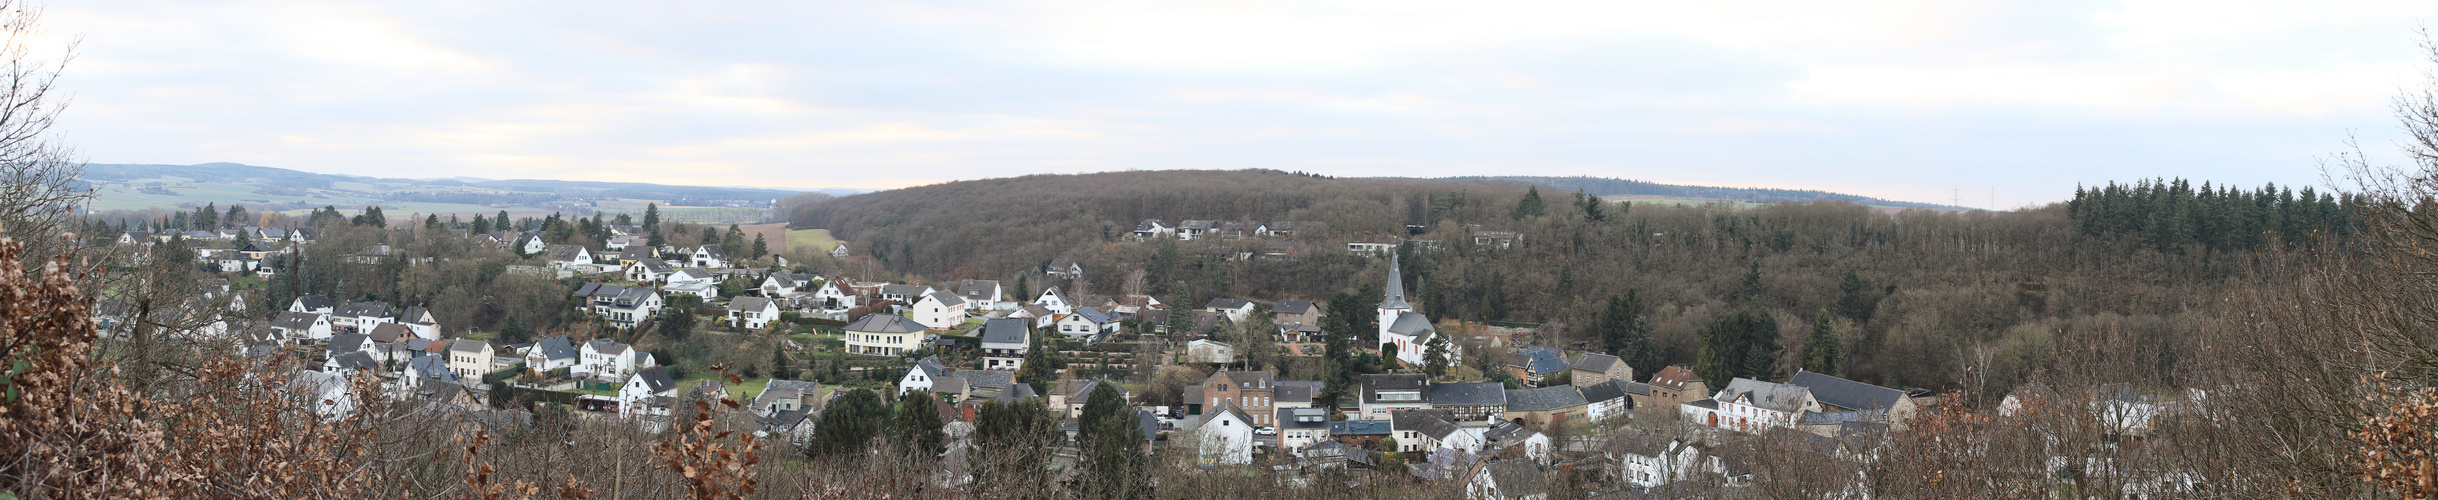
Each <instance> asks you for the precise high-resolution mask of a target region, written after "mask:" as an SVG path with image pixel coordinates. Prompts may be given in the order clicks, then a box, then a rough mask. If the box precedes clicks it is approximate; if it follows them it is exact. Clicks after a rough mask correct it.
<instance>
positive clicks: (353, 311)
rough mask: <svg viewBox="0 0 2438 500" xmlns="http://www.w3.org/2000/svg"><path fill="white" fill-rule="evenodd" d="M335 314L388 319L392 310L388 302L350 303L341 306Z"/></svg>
mask: <svg viewBox="0 0 2438 500" xmlns="http://www.w3.org/2000/svg"><path fill="white" fill-rule="evenodd" d="M335 314H337V315H339V316H358V317H373V318H387V317H389V314H390V309H389V303H387V302H381V301H372V302H349V303H346V304H341V305H340V306H339V308H338V310H337V311H336V313H335Z"/></svg>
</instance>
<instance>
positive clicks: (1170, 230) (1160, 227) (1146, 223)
mask: <svg viewBox="0 0 2438 500" xmlns="http://www.w3.org/2000/svg"><path fill="white" fill-rule="evenodd" d="M1176 235H1177V228H1176V226H1170V225H1168V223H1167V222H1162V221H1160V220H1159V219H1143V222H1142V223H1140V224H1135V225H1134V237H1135V239H1142V240H1148V239H1153V238H1166V237H1172V236H1176Z"/></svg>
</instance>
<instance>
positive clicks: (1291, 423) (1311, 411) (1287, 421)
mask: <svg viewBox="0 0 2438 500" xmlns="http://www.w3.org/2000/svg"><path fill="white" fill-rule="evenodd" d="M1277 411H1278V414H1277V415H1274V416H1273V420H1271V421H1272V422H1277V423H1278V429H1279V430H1287V429H1327V428H1329V410H1328V409H1326V408H1279V409H1278V410H1277ZM1297 417H1306V419H1310V418H1312V417H1317V418H1318V419H1319V420H1318V421H1312V422H1301V421H1298V418H1297Z"/></svg>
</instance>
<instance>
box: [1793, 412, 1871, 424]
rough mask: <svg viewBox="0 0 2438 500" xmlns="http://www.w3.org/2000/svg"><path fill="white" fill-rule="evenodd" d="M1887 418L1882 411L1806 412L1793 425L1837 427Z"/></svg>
mask: <svg viewBox="0 0 2438 500" xmlns="http://www.w3.org/2000/svg"><path fill="white" fill-rule="evenodd" d="M1887 417H1888V413H1887V412H1884V411H1877V410H1870V411H1830V412H1818V411H1807V412H1803V416H1801V417H1796V419H1795V424H1796V425H1839V424H1844V423H1846V422H1875V421H1882V420H1886V419H1887Z"/></svg>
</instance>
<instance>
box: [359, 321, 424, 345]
mask: <svg viewBox="0 0 2438 500" xmlns="http://www.w3.org/2000/svg"><path fill="white" fill-rule="evenodd" d="M365 336H369V337H372V341H373V342H379V343H384V344H386V343H390V342H397V341H398V340H399V339H411V338H415V331H414V330H410V329H407V328H406V325H401V324H397V323H382V324H381V325H380V326H375V327H372V331H371V332H369V333H366V334H365Z"/></svg>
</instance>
